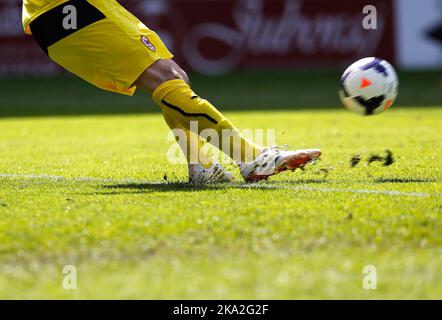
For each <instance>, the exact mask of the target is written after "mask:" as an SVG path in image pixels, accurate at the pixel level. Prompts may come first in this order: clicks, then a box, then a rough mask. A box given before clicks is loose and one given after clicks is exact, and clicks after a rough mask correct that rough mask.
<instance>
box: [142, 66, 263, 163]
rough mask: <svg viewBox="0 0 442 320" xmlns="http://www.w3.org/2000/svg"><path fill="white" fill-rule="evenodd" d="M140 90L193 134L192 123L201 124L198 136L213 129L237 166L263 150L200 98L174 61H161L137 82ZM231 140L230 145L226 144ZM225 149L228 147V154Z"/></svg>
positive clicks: (219, 145) (218, 145)
mask: <svg viewBox="0 0 442 320" xmlns="http://www.w3.org/2000/svg"><path fill="white" fill-rule="evenodd" d="M135 85H136V86H137V87H140V88H143V89H145V90H148V91H149V92H151V93H153V99H154V101H155V102H156V103H157V104H158V105H159V106H160V107H161V109H162V111H163V114H165V115H167V116H170V117H171V118H173V119H175V120H176V121H177V122H178V123H179V124H180V125H181V126H182V127H184V128H186V129H188V130H191V122H192V121H194V122H196V123H197V124H198V132H197V133H198V134H199V133H201V132H202V131H203V130H206V129H213V130H214V131H215V132H216V134H217V136H218V143H217V145H215V146H216V147H219V148H220V149H222V151H224V152H225V153H227V154H228V155H229V156H230V157H231V158H232V159H233V160H235V161H236V162H237V163H242V162H246V161H251V160H253V159H254V158H256V157H257V156H258V155H259V154H261V152H262V150H263V148H262V147H261V146H259V145H257V144H255V143H253V142H252V141H250V140H248V139H246V138H245V137H243V136H242V135H241V134H240V132H239V130H238V129H236V128H235V126H234V125H233V124H232V123H231V122H230V121H229V120H228V119H227V118H226V117H224V116H223V115H222V114H221V113H220V112H219V111H218V110H217V109H216V108H215V107H214V106H213V105H212V104H210V102H208V101H207V100H204V99H202V98H200V97H199V96H198V95H197V94H195V93H194V92H193V91H192V89H191V88H190V86H189V84H188V80H187V76H186V75H185V73H184V71H182V69H181V68H180V67H179V66H178V65H177V64H176V63H175V62H174V61H173V60H158V61H157V62H155V63H154V64H153V65H151V66H150V67H149V68H148V69H147V70H146V71H145V72H144V73H143V74H142V75H141V76H140V78H138V80H137V81H136V82H135ZM226 139H228V141H224V140H226ZM222 146H228V150H224V148H222Z"/></svg>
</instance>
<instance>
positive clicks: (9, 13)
mask: <svg viewBox="0 0 442 320" xmlns="http://www.w3.org/2000/svg"><path fill="white" fill-rule="evenodd" d="M120 3H121V4H122V5H124V6H125V7H126V8H128V10H130V11H131V12H133V13H134V14H135V15H136V16H137V17H138V18H139V19H140V20H142V21H143V22H144V23H145V24H146V25H147V26H148V27H150V28H151V29H153V30H155V31H157V32H158V33H159V34H160V36H161V37H162V38H163V40H164V41H165V42H166V44H167V45H168V47H169V48H170V50H171V51H172V52H173V53H174V54H175V57H176V59H177V60H178V61H179V62H180V63H181V64H182V65H184V66H185V67H186V68H187V69H192V70H197V71H199V72H202V73H207V74H220V73H225V72H230V71H233V70H237V69H256V68H280V69H295V68H299V67H322V66H325V67H329V66H336V65H341V64H348V63H350V62H352V61H354V60H356V59H358V58H360V57H365V56H379V57H382V58H384V59H388V60H390V61H393V62H394V56H395V55H394V48H395V39H394V30H393V28H394V12H393V11H394V8H393V1H392V0H373V1H371V2H370V4H371V5H373V6H375V7H376V9H377V10H376V13H377V19H376V20H377V21H376V27H377V28H376V29H374V30H372V29H371V30H365V29H364V28H363V24H362V21H363V18H364V14H363V13H362V10H363V7H364V6H365V5H366V4H367V2H366V1H365V0H353V1H345V0H340V1H330V0H298V1H297V0H212V1H208V0H181V1H178V0H175V1H171V0H170V1H167V0H144V1H139V0H137V1H135V0H122V1H120ZM20 15H21V8H20V4H17V2H16V1H6V2H2V3H1V4H0V21H1V22H0V26H1V29H0V47H1V51H0V74H14V73H20V74H26V73H34V74H35V73H38V74H40V73H42V74H45V73H46V74H48V73H49V74H50V73H53V72H56V70H57V69H56V68H55V67H54V65H53V64H51V63H48V61H47V57H46V56H45V55H44V54H43V53H41V52H39V49H38V47H37V46H36V45H35V44H34V43H33V41H32V40H31V39H29V38H28V37H26V36H24V35H23V34H22V30H21V28H20Z"/></svg>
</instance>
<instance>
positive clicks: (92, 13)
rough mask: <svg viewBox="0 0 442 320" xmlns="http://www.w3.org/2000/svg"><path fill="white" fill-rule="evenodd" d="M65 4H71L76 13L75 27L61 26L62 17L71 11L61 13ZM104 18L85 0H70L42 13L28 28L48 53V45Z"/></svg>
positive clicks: (65, 16) (64, 17)
mask: <svg viewBox="0 0 442 320" xmlns="http://www.w3.org/2000/svg"><path fill="white" fill-rule="evenodd" d="M67 6H73V7H74V8H75V11H76V13H77V17H76V18H77V28H76V29H69V28H68V29H66V28H65V26H63V21H64V19H66V18H67V17H68V15H69V14H70V13H71V11H69V12H66V13H63V10H64V8H66V7H67ZM104 18H106V17H105V16H104V14H103V13H102V12H101V11H100V10H98V9H97V8H95V7H94V6H93V5H91V4H90V3H89V2H87V1H86V0H70V1H67V2H64V3H62V4H60V5H59V6H57V7H55V8H53V9H51V10H49V11H48V12H45V13H43V14H42V15H41V16H39V17H38V18H37V19H35V20H34V21H33V22H32V23H31V24H30V28H31V32H32V35H33V37H34V39H35V41H37V43H38V45H39V46H40V47H41V48H42V49H43V50H44V51H45V52H46V54H48V47H50V46H51V45H53V44H54V43H56V42H58V41H60V40H61V39H63V38H65V37H67V36H69V35H71V34H73V33H75V32H77V31H79V30H81V29H83V28H84V27H87V26H88V25H91V24H92V23H94V22H97V21H100V20H102V19H104Z"/></svg>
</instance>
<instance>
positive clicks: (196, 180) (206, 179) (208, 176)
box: [189, 163, 232, 184]
mask: <svg viewBox="0 0 442 320" xmlns="http://www.w3.org/2000/svg"><path fill="white" fill-rule="evenodd" d="M231 181H232V176H231V175H230V173H228V172H227V171H226V169H224V167H223V166H222V165H220V164H219V163H214V164H212V166H211V167H209V168H204V167H203V166H202V165H201V164H189V183H192V184H211V183H226V182H231Z"/></svg>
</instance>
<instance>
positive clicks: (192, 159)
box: [163, 113, 213, 168]
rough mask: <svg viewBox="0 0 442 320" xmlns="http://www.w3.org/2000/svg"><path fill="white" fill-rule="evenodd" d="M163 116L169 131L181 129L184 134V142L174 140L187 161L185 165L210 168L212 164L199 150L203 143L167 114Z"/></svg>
mask: <svg viewBox="0 0 442 320" xmlns="http://www.w3.org/2000/svg"><path fill="white" fill-rule="evenodd" d="M163 116H164V120H166V123H167V125H168V126H169V128H170V129H171V130H174V129H181V130H183V132H184V133H185V135H186V141H180V140H179V137H176V138H177V143H178V145H179V146H180V148H181V150H182V151H183V154H184V156H185V157H186V159H187V163H189V164H196V163H199V164H202V165H203V166H204V167H206V168H208V167H210V166H211V165H212V164H213V162H212V160H211V159H210V158H209V157H208V156H207V155H206V154H205V153H204V152H203V151H202V150H201V149H202V148H203V147H204V145H205V143H204V141H203V140H202V139H201V138H200V137H199V136H198V135H197V134H195V133H193V132H191V131H189V130H187V129H185V128H183V127H182V126H180V124H179V123H178V122H177V121H176V120H175V119H174V118H172V117H171V116H170V114H169V113H164V114H163ZM193 150H195V151H196V155H195V154H193V155H192V151H193Z"/></svg>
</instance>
